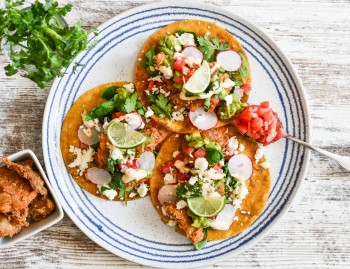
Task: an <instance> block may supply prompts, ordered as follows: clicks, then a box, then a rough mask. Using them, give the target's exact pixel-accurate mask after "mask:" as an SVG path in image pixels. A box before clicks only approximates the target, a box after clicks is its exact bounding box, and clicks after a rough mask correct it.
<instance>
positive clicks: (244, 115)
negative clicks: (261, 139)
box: [239, 107, 252, 122]
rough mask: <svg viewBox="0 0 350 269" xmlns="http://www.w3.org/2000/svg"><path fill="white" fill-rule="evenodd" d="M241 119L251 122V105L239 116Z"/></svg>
mask: <svg viewBox="0 0 350 269" xmlns="http://www.w3.org/2000/svg"><path fill="white" fill-rule="evenodd" d="M239 119H240V121H242V122H249V121H251V120H252V114H251V112H250V109H249V107H247V108H245V109H244V110H243V111H242V113H241V114H240V116H239Z"/></svg>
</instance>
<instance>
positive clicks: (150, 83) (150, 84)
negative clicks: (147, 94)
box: [148, 80, 155, 91]
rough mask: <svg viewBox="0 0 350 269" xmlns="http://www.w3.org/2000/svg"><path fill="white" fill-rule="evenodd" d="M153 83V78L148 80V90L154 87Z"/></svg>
mask: <svg viewBox="0 0 350 269" xmlns="http://www.w3.org/2000/svg"><path fill="white" fill-rule="evenodd" d="M154 85H155V82H154V80H151V81H150V82H149V84H148V90H149V91H152V89H153V88H154Z"/></svg>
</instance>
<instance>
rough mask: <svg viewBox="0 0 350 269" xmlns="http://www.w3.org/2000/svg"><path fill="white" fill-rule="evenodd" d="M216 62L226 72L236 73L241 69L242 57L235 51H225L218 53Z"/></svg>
mask: <svg viewBox="0 0 350 269" xmlns="http://www.w3.org/2000/svg"><path fill="white" fill-rule="evenodd" d="M216 61H217V62H218V63H219V65H220V66H221V67H222V68H224V69H225V70H226V71H230V72H231V71H236V70H238V69H239V68H240V67H241V64H242V59H241V55H239V54H238V53H237V52H235V51H233V50H225V51H221V52H219V53H218V55H217V56H216Z"/></svg>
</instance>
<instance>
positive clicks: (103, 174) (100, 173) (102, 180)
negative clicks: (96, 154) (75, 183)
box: [86, 167, 112, 186]
mask: <svg viewBox="0 0 350 269" xmlns="http://www.w3.org/2000/svg"><path fill="white" fill-rule="evenodd" d="M86 178H87V179H88V180H90V181H91V182H92V183H95V184H96V185H99V186H103V185H106V184H109V183H111V181H112V177H111V175H110V174H109V173H108V172H107V171H106V170H104V169H100V168H97V167H91V168H89V169H88V170H87V171H86Z"/></svg>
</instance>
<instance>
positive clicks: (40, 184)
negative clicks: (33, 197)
mask: <svg viewBox="0 0 350 269" xmlns="http://www.w3.org/2000/svg"><path fill="white" fill-rule="evenodd" d="M2 161H3V163H4V164H5V165H6V166H7V168H8V169H11V170H13V171H16V172H17V173H18V175H20V176H21V177H23V178H25V179H28V180H29V182H30V185H31V186H32V188H33V190H35V191H36V192H37V193H40V194H41V195H42V196H46V195H47V190H46V188H45V187H44V181H43V180H42V178H41V177H40V175H39V174H38V173H37V172H35V171H33V169H32V168H31V167H30V166H29V165H20V164H17V163H13V162H11V161H9V159H7V158H6V157H3V158H2Z"/></svg>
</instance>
